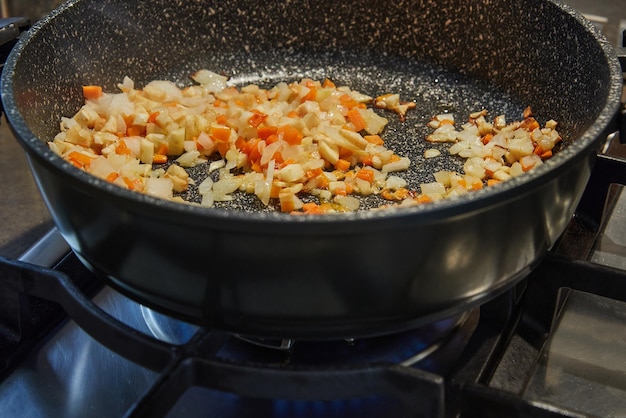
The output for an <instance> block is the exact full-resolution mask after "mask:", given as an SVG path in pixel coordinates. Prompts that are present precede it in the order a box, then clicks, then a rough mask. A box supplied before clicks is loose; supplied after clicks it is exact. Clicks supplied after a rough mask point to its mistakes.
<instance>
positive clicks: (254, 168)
mask: <svg viewBox="0 0 626 418" xmlns="http://www.w3.org/2000/svg"><path fill="white" fill-rule="evenodd" d="M250 169H251V170H252V171H255V172H257V173H262V172H263V168H262V167H261V163H260V162H258V161H255V162H253V163H252V165H251V166H250Z"/></svg>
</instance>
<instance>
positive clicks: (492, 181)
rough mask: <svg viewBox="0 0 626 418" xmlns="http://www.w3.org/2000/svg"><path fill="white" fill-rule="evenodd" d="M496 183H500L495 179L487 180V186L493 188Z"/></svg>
mask: <svg viewBox="0 0 626 418" xmlns="http://www.w3.org/2000/svg"><path fill="white" fill-rule="evenodd" d="M498 183H500V180H496V179H489V180H487V186H495V185H496V184H498Z"/></svg>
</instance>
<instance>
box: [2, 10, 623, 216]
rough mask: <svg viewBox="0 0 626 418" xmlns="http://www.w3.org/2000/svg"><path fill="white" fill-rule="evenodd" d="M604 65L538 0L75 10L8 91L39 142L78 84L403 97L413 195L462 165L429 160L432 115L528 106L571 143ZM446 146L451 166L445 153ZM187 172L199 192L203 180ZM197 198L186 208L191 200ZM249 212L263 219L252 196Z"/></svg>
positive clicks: (38, 42) (36, 48) (22, 65)
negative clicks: (196, 83) (319, 88)
mask: <svg viewBox="0 0 626 418" xmlns="http://www.w3.org/2000/svg"><path fill="white" fill-rule="evenodd" d="M179 3H180V4H179ZM87 28H89V30H87ZM581 53H584V56H585V59H581V58H580V56H581ZM605 60H606V58H605V57H604V56H603V51H602V49H601V48H599V47H598V45H597V39H596V38H595V37H594V35H593V34H592V33H588V28H585V27H584V26H582V25H581V22H579V21H578V20H577V19H576V18H575V17H574V16H572V15H570V14H568V13H564V12H563V11H562V10H561V9H559V6H557V5H555V4H553V3H551V2H548V1H541V0H534V1H517V0H510V1H507V2H504V3H502V4H499V5H498V6H496V5H494V4H492V3H491V2H490V1H487V0H485V1H479V2H462V1H454V0H447V1H437V2H434V1H432V2H431V1H425V0H421V1H400V2H394V3H393V4H387V3H384V4H381V3H380V2H373V1H367V0H360V1H355V2H349V3H347V4H336V3H334V2H324V1H322V2H300V1H296V2H286V3H283V2H265V3H264V4H263V6H259V5H258V4H257V3H256V2H252V1H247V0H230V1H225V2H211V1H203V2H170V1H164V0H154V1H150V2H139V1H131V2H127V1H118V0H111V1H106V2H99V1H93V0H85V1H80V0H77V1H73V2H69V3H68V4H66V5H65V6H64V7H62V8H60V9H58V11H57V12H56V13H53V14H52V15H50V16H49V17H48V18H47V19H44V20H43V21H42V22H40V24H39V25H38V26H37V27H36V28H35V30H34V33H33V35H32V36H31V37H30V38H29V39H28V42H27V48H25V49H24V53H19V57H18V58H17V62H16V67H15V71H14V73H13V78H12V80H11V82H12V83H13V92H20V93H19V94H16V96H15V97H13V99H14V100H15V104H16V105H17V109H18V110H19V113H20V117H21V118H23V120H24V122H25V124H24V125H22V124H21V123H19V121H18V123H13V125H14V126H17V128H16V129H17V130H18V131H19V130H21V129H24V130H27V131H30V132H32V133H34V135H35V137H36V138H33V139H43V140H50V139H51V138H53V137H54V135H55V134H56V132H57V130H58V123H59V119H60V117H61V116H70V115H72V114H74V113H75V112H76V111H77V110H78V108H79V107H80V105H81V104H82V100H83V99H82V97H81V89H80V86H81V85H85V84H100V85H103V86H104V88H105V89H106V90H108V91H111V92H115V91H116V85H117V83H119V82H121V81H122V79H123V77H124V76H129V77H130V78H132V79H133V80H134V81H135V83H136V84H137V85H138V86H142V85H143V84H145V83H147V82H149V81H150V80H153V79H168V80H173V81H176V82H178V83H179V84H180V85H181V86H182V85H186V84H190V83H191V80H190V79H189V75H190V74H191V73H193V72H194V71H196V70H198V69H202V68H206V69H209V70H212V71H215V72H218V73H222V74H225V75H228V76H230V77H231V81H232V82H233V83H235V84H238V85H243V84H248V83H256V84H260V85H262V86H264V87H271V86H272V85H274V84H275V83H277V82H279V81H292V80H298V79H300V78H302V77H310V78H313V79H317V80H323V79H324V78H330V79H332V80H333V81H334V82H335V83H336V84H337V85H348V86H350V87H351V88H353V89H355V90H359V91H361V92H363V93H365V94H368V95H371V96H376V95H379V94H384V93H390V92H393V93H400V95H401V97H402V99H403V100H407V101H414V102H415V103H416V104H417V108H416V109H415V110H413V111H410V112H409V115H408V117H407V119H406V120H405V121H404V122H401V121H400V120H399V119H398V118H397V117H396V115H395V114H390V113H389V112H385V113H383V115H384V116H385V117H387V118H388V119H389V120H390V121H391V123H390V124H389V125H388V127H387V129H386V131H385V133H384V135H385V139H386V141H388V144H389V147H390V148H392V149H394V150H395V151H397V153H398V154H401V155H406V156H408V157H410V159H411V161H412V169H411V170H410V171H409V172H407V173H405V177H406V179H407V180H408V181H409V186H410V187H411V188H416V187H417V186H418V185H419V183H421V182H429V181H433V178H432V173H433V172H435V171H438V170H441V169H448V170H456V171H459V170H460V168H461V166H462V161H461V160H457V159H455V158H435V159H432V160H425V159H424V158H423V151H424V150H425V149H426V148H431V147H433V145H432V144H430V143H427V142H426V141H424V138H425V136H426V135H427V134H428V133H429V131H430V130H429V128H427V127H426V122H427V121H428V120H429V119H430V118H431V117H432V116H433V115H435V114H438V113H442V112H450V113H454V115H455V117H456V118H457V120H464V119H465V118H466V117H467V115H468V114H469V113H471V112H474V111H478V110H481V109H487V110H488V111H489V112H490V115H491V116H496V115H499V114H504V115H506V117H507V120H514V119H519V118H520V117H521V113H522V111H523V109H524V108H525V107H526V106H529V105H530V106H531V107H532V108H533V110H534V112H535V114H536V115H537V117H538V119H539V121H540V123H542V122H544V121H545V120H547V119H555V120H557V121H558V122H559V124H560V125H559V131H560V132H561V133H562V135H563V136H564V137H565V138H568V139H569V140H570V141H571V140H574V139H576V138H578V137H579V136H581V135H582V134H583V133H584V132H585V131H586V130H587V129H588V128H589V127H590V126H592V125H593V123H594V122H595V121H596V119H597V117H598V115H599V114H600V113H601V112H602V110H603V109H604V107H605V105H606V96H607V89H608V88H609V86H610V84H611V83H610V76H611V75H610V72H609V71H608V69H607V68H606V66H603V65H601V64H602V63H603V61H605ZM42 63H46V65H42ZM583 104H584V106H583ZM26 133H27V132H26ZM21 136H23V137H28V136H29V135H21ZM30 143H31V145H33V146H36V147H40V148H41V145H42V144H41V143H40V141H38V140H37V141H34V142H33V141H30ZM439 147H440V148H442V151H443V152H442V155H446V153H447V151H446V150H445V148H446V146H445V145H444V146H439ZM192 175H193V176H195V178H196V180H198V181H200V180H202V179H203V176H206V173H204V171H203V170H198V172H197V173H193V174H192ZM194 193H195V192H194V191H193V190H191V191H190V192H189V195H188V196H185V197H186V198H187V199H189V200H195V199H197V196H195V194H194ZM241 203H242V204H241V205H237V206H241V207H242V208H247V209H250V210H254V211H257V210H259V209H260V206H259V205H258V204H257V203H256V201H255V200H254V199H248V198H247V197H243V198H242V202H241ZM379 203H380V202H376V201H375V200H371V202H370V204H371V205H374V206H378V204H379ZM229 208H231V209H232V208H233V206H232V204H229Z"/></svg>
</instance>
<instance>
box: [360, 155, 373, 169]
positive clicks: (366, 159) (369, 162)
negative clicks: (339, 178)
mask: <svg viewBox="0 0 626 418" xmlns="http://www.w3.org/2000/svg"><path fill="white" fill-rule="evenodd" d="M361 164H363V165H364V166H370V167H371V166H372V165H373V164H374V161H373V160H372V156H371V155H367V156H365V157H363V158H362V159H361Z"/></svg>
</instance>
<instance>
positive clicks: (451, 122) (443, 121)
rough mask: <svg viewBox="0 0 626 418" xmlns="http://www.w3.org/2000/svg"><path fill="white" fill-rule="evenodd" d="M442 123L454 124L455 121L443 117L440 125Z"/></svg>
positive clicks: (440, 124)
mask: <svg viewBox="0 0 626 418" xmlns="http://www.w3.org/2000/svg"><path fill="white" fill-rule="evenodd" d="M442 125H454V121H453V120H452V119H442V120H440V121H439V126H442Z"/></svg>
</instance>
